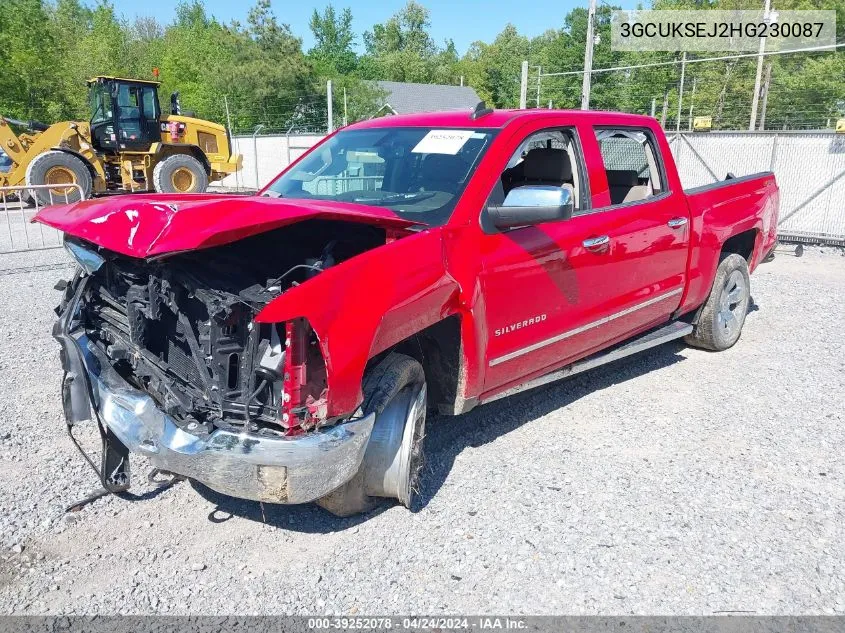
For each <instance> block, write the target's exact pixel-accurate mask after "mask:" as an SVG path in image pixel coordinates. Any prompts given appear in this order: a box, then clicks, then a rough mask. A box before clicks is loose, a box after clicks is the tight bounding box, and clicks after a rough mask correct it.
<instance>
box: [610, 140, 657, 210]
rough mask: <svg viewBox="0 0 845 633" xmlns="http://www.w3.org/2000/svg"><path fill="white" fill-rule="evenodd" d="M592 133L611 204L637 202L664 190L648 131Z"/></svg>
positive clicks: (652, 141)
mask: <svg viewBox="0 0 845 633" xmlns="http://www.w3.org/2000/svg"><path fill="white" fill-rule="evenodd" d="M595 133H596V140H597V141H598V143H599V148H600V149H601V156H602V161H603V162H604V169H605V174H606V175H607V185H608V188H609V190H610V204H611V205H614V206H615V205H619V204H629V203H635V202H641V201H644V200H647V199H648V198H651V197H654V196H656V195H658V194H661V193H663V192H664V190H665V185H664V181H665V179H664V177H663V173H664V172H663V168H662V165H661V164H660V163H659V160H660V158H659V154H658V152H657V151H656V146H655V144H654V139H653V137H652V136H651V133H650V132H649V131H648V130H645V129H637V128H596V130H595Z"/></svg>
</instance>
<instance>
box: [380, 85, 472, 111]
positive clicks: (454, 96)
mask: <svg viewBox="0 0 845 633" xmlns="http://www.w3.org/2000/svg"><path fill="white" fill-rule="evenodd" d="M376 83H377V84H378V87H379V88H381V89H382V90H384V91H385V92H386V93H387V96H386V97H385V98H384V106H385V108H386V109H387V108H388V107H389V109H390V110H392V111H393V112H394V114H413V113H415V112H442V111H450V110H471V109H472V108H474V107H475V104H477V103H478V102H479V101H481V99H480V98H479V96H478V94H476V92H475V90H473V89H472V88H470V87H469V86H444V85H441V84H412V83H404V82H401V81H377V82H376Z"/></svg>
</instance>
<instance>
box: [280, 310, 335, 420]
mask: <svg viewBox="0 0 845 633" xmlns="http://www.w3.org/2000/svg"><path fill="white" fill-rule="evenodd" d="M283 367H284V375H283V380H282V394H281V407H280V423H281V425H282V426H283V427H284V428H285V429H286V430H287V433H288V435H296V434H297V433H301V432H303V431H306V430H308V429H311V428H314V427H315V426H319V425H320V424H322V423H323V422H324V421H325V419H326V411H327V397H328V385H327V382H326V365H325V362H324V361H323V356H322V353H321V352H320V345H319V341H318V340H317V336H316V334H315V333H314V331H313V330H312V329H311V327H310V325H309V324H308V322H307V321H306V320H305V319H294V320H293V321H288V322H287V323H285V360H284V364H283Z"/></svg>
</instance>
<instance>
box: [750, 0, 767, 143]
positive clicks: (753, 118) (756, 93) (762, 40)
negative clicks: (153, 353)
mask: <svg viewBox="0 0 845 633" xmlns="http://www.w3.org/2000/svg"><path fill="white" fill-rule="evenodd" d="M771 8H772V1H771V0H766V7H765V9H763V21H764V22H767V23H768V21H769V19H770V15H769V12H770V11H771ZM764 52H766V38H765V37H761V38H760V52H759V53H758V54H757V76H756V77H755V78H754V97H753V98H752V100H751V121H750V122H749V123H748V129H749V130H750V131H752V132H753V131H754V127H755V124H756V123H757V102H758V101H759V99H760V79H761V78H762V76H763V53H764Z"/></svg>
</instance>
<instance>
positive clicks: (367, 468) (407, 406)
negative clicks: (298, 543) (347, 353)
mask: <svg viewBox="0 0 845 633" xmlns="http://www.w3.org/2000/svg"><path fill="white" fill-rule="evenodd" d="M363 391H364V402H363V404H362V409H363V412H364V414H365V415H367V414H370V413H375V414H376V420H375V423H374V424H373V432H372V434H371V435H370V440H369V443H368V444H367V450H366V452H365V454H364V459H363V461H362V462H361V467H360V469H359V470H358V472H357V473H356V474H355V476H354V477H353V478H352V479H351V480H350V481H348V482H347V483H346V484H344V485H343V486H341V487H340V488H338V489H337V490H335V491H333V492H331V493H329V494H328V495H326V496H325V497H323V498H321V499H318V500H317V503H318V504H319V505H320V506H322V507H323V508H325V509H326V510H328V511H329V512H331V513H332V514H336V515H338V516H350V515H353V514H358V513H360V512H366V511H367V510H370V509H372V508H373V507H375V506H376V505H377V504H378V502H379V501H380V500H381V499H383V498H392V499H397V500H398V501H399V502H400V503H401V504H402V505H403V506H405V507H406V508H411V507H413V504H414V500H415V497H416V495H417V493H418V492H419V482H420V473H421V471H422V465H423V438H424V437H425V414H426V383H425V374H424V372H423V368H422V366H421V365H420V364H419V363H418V362H417V361H416V360H414V359H413V358H411V357H410V356H405V355H404V354H396V353H391V354H389V355H388V356H387V357H386V358H385V359H384V360H382V361H381V362H380V363H379V364H378V365H376V366H375V367H374V368H373V369H372V370H371V371H369V372H368V373H367V375H366V376H365V378H364V385H363Z"/></svg>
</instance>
